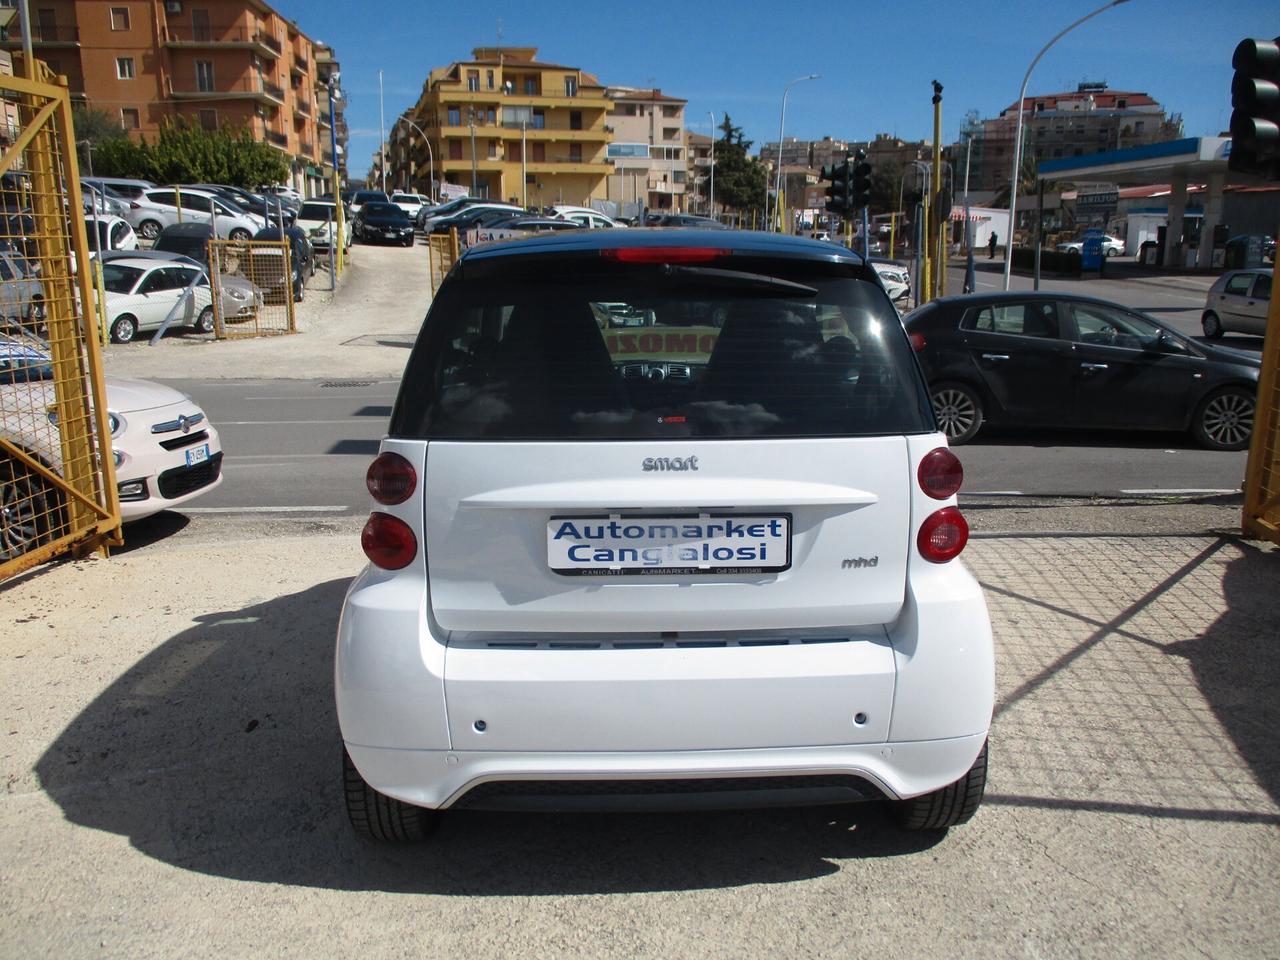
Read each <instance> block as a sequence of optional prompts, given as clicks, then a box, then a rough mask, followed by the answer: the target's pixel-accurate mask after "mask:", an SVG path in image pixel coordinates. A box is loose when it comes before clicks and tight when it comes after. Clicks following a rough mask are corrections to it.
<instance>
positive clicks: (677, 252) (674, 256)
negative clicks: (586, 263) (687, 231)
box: [600, 247, 730, 263]
mask: <svg viewBox="0 0 1280 960" xmlns="http://www.w3.org/2000/svg"><path fill="white" fill-rule="evenodd" d="M729 253H730V251H728V250H722V249H719V248H717V247H608V248H606V249H604V250H601V251H600V256H602V257H607V258H608V259H610V260H617V261H619V262H621V263H707V262H708V261H710V260H716V259H718V258H720V257H727V256H728V255H729Z"/></svg>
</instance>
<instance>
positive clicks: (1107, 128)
mask: <svg viewBox="0 0 1280 960" xmlns="http://www.w3.org/2000/svg"><path fill="white" fill-rule="evenodd" d="M1022 111H1023V153H1022V155H1023V159H1024V163H1033V162H1035V161H1037V160H1053V159H1057V158H1061V157H1079V156H1087V155H1089V154H1094V153H1104V152H1106V151H1108V150H1118V149H1120V148H1122V147H1137V146H1142V145H1144V144H1149V143H1163V142H1164V141H1167V140H1177V139H1178V138H1180V137H1181V136H1182V118H1181V116H1179V115H1177V114H1173V115H1168V114H1166V113H1165V110H1164V108H1163V107H1161V106H1160V104H1159V103H1158V102H1156V101H1155V100H1154V99H1152V98H1151V97H1150V96H1148V95H1147V94H1145V93H1138V92H1133V91H1124V90H1110V89H1108V87H1107V84H1106V83H1104V82H1098V83H1081V84H1079V85H1078V86H1077V87H1076V89H1075V90H1074V91H1063V92H1060V93H1048V94H1038V95H1035V96H1028V97H1027V98H1026V99H1024V100H1023V101H1022ZM1017 120H1018V104H1016V103H1013V104H1010V105H1009V106H1008V107H1006V108H1005V109H1003V110H1001V111H1000V115H999V116H998V117H992V118H989V119H985V120H982V119H978V118H977V117H976V116H970V117H967V118H966V120H965V123H964V124H963V125H962V126H961V137H960V141H959V142H958V143H956V144H954V145H953V146H952V147H951V160H952V162H953V163H954V164H955V165H956V171H957V173H958V174H960V175H961V176H963V169H964V164H965V160H966V155H968V162H969V183H970V189H971V190H972V191H979V192H981V191H987V192H995V191H999V190H1001V189H1005V188H1007V187H1008V185H1009V175H1010V173H1011V170H1012V166H1013V138H1014V135H1015V132H1016V129H1017ZM969 141H972V147H971V148H970V145H969Z"/></svg>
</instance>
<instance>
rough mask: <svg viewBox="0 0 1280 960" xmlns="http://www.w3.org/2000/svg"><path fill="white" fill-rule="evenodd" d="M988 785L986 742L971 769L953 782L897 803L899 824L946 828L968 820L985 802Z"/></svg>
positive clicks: (895, 812) (919, 828)
mask: <svg viewBox="0 0 1280 960" xmlns="http://www.w3.org/2000/svg"><path fill="white" fill-rule="evenodd" d="M986 788H987V745H986V743H985V742H984V743H983V744H982V750H981V752H980V753H979V754H978V759H977V760H975V761H973V766H972V767H970V768H969V772H968V773H966V774H965V775H964V776H963V777H961V778H960V779H959V780H957V781H956V782H955V783H953V784H951V785H950V786H947V787H943V788H942V789H941V790H934V791H933V792H932V793H926V794H925V795H924V796H920V797H913V798H912V799H910V800H899V801H898V802H897V803H895V804H894V814H895V815H896V817H897V820H898V825H899V826H900V827H902V828H903V829H904V830H946V829H947V828H948V827H954V826H955V825H956V824H959V823H965V822H966V821H968V820H969V818H970V817H972V816H973V815H974V814H975V813H976V812H977V811H978V807H979V806H980V805H981V804H982V794H983V793H984V792H985V790H986Z"/></svg>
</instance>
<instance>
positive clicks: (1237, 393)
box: [1191, 387, 1257, 450]
mask: <svg viewBox="0 0 1280 960" xmlns="http://www.w3.org/2000/svg"><path fill="white" fill-rule="evenodd" d="M1256 408H1257V400H1256V397H1255V395H1254V393H1253V392H1252V391H1250V390H1247V389H1245V388H1244V387H1222V388H1221V389H1219V390H1215V391H1213V392H1212V393H1210V394H1209V395H1208V396H1206V397H1205V398H1204V399H1203V400H1201V401H1200V405H1199V406H1198V407H1196V412H1195V415H1194V416H1193V417H1192V420H1191V435H1192V436H1193V437H1195V440H1196V443H1198V444H1200V446H1202V447H1205V448H1206V449H1209V450H1244V449H1245V448H1246V447H1248V446H1249V438H1250V437H1251V436H1252V435H1253V417H1254V411H1255V409H1256Z"/></svg>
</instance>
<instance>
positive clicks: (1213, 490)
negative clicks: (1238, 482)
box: [1120, 487, 1240, 494]
mask: <svg viewBox="0 0 1280 960" xmlns="http://www.w3.org/2000/svg"><path fill="white" fill-rule="evenodd" d="M1120 492H1121V493H1132V494H1163V493H1177V494H1183V493H1239V492H1240V488H1239V487H1236V488H1235V489H1234V490H1222V489H1217V488H1212V487H1167V488H1164V489H1159V488H1157V489H1152V490H1121V491H1120Z"/></svg>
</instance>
